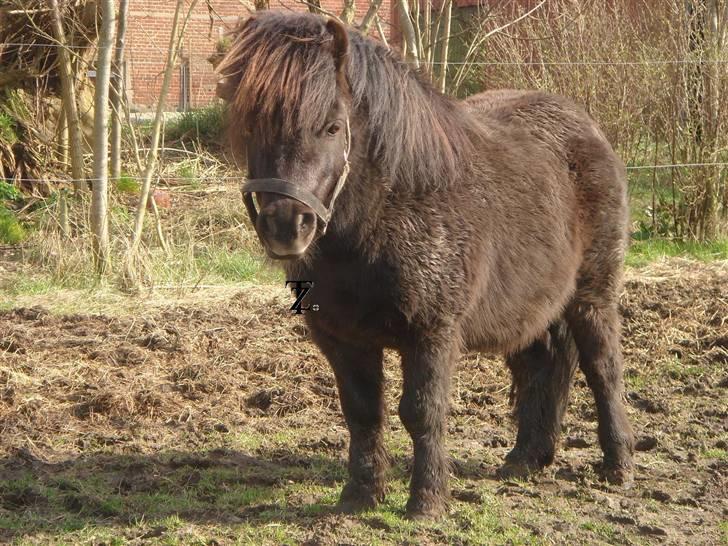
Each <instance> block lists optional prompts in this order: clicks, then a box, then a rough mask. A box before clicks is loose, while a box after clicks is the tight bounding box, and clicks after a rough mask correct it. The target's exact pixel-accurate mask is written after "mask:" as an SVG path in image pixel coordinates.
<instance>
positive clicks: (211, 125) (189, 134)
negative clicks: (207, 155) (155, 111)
mask: <svg viewBox="0 0 728 546" xmlns="http://www.w3.org/2000/svg"><path fill="white" fill-rule="evenodd" d="M222 128H223V106H222V104H212V105H210V106H207V107H205V108H201V109H199V110H190V111H189V112H184V113H183V114H182V115H181V116H180V117H179V118H177V119H175V120H173V121H169V122H168V123H167V126H166V128H165V139H166V140H167V142H184V143H193V142H199V143H201V144H203V145H206V146H209V145H215V144H217V143H218V142H219V140H220V134H221V132H222Z"/></svg>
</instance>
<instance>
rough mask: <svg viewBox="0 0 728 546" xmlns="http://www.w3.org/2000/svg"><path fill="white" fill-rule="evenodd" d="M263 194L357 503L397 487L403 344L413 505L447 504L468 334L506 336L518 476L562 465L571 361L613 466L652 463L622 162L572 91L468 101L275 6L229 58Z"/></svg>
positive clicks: (263, 236) (626, 478)
mask: <svg viewBox="0 0 728 546" xmlns="http://www.w3.org/2000/svg"><path fill="white" fill-rule="evenodd" d="M217 70H218V73H219V74H220V77H221V79H220V83H219V84H218V94H219V95H220V96H221V97H223V98H225V99H226V100H227V102H228V119H229V122H230V123H229V124H230V129H231V144H232V147H233V148H234V150H236V151H237V152H239V155H241V156H242V157H243V158H244V159H245V165H246V166H247V171H248V176H249V180H248V181H247V182H246V183H245V184H244V185H243V188H242V189H243V195H244V200H245V204H246V207H247V210H248V212H249V215H250V218H251V221H252V222H253V225H254V228H255V230H256V232H257V235H258V237H259V239H260V241H261V243H262V245H263V247H264V248H265V250H266V252H267V253H268V255H269V256H270V257H272V258H274V259H276V260H280V263H281V264H282V266H283V268H284V269H285V272H286V274H287V278H288V279H300V280H306V281H311V282H312V283H313V288H312V289H311V291H310V293H309V295H308V296H307V297H308V298H309V300H310V301H311V302H314V303H315V304H316V306H317V309H318V310H317V311H309V312H307V313H306V314H305V317H304V319H305V322H306V324H307V326H308V330H309V332H310V336H311V338H312V339H313V341H314V342H315V343H316V345H317V346H318V347H319V348H320V350H321V351H322V353H323V354H324V355H325V356H326V358H327V360H328V361H329V362H330V364H331V367H332V369H333V373H334V375H335V378H336V383H337V387H338V393H339V399H340V404H341V409H342V411H343V415H344V418H345V421H346V424H347V427H348V430H349V433H350V441H349V461H348V473H349V478H348V481H347V483H346V485H345V486H344V488H343V490H342V492H341V496H340V499H339V503H338V507H339V508H340V509H341V510H343V511H346V512H352V511H356V510H361V509H368V508H372V507H374V506H376V505H377V503H379V502H381V501H382V499H383V498H384V495H385V473H386V468H387V462H388V457H387V454H386V451H385V448H384V445H383V435H384V425H385V415H386V413H387V412H386V409H385V404H384V374H383V368H382V366H383V365H382V360H383V351H384V349H385V348H391V349H394V350H396V351H397V352H398V353H399V355H400V356H401V368H402V375H403V388H402V396H401V399H400V402H399V408H398V409H399V417H400V418H401V420H402V423H403V424H404V427H405V428H406V430H407V431H408V433H409V435H410V436H411V438H412V444H413V450H414V461H413V465H412V475H411V481H410V493H409V499H408V501H407V506H406V514H407V515H408V516H409V517H411V518H433V517H437V516H439V515H441V514H443V513H444V512H445V510H446V509H447V505H448V499H449V490H448V476H449V467H448V458H447V454H446V451H445V449H444V447H443V439H444V435H445V432H446V417H447V413H448V408H449V385H450V379H451V375H452V374H453V369H454V366H455V364H456V362H457V359H458V356H459V355H460V354H462V352H463V351H487V352H499V353H502V354H504V355H505V360H506V363H507V367H508V368H509V369H510V372H511V374H512V389H511V397H512V401H513V404H514V417H515V420H516V421H517V425H518V433H517V437H516V440H515V446H514V447H513V449H512V450H511V451H510V452H509V453H508V455H507V456H506V458H505V461H504V464H503V466H502V467H501V469H500V470H499V475H500V476H504V477H508V476H527V475H529V474H530V473H533V472H537V471H539V470H540V469H542V468H544V467H545V466H547V465H549V464H551V463H552V462H553V460H554V456H555V452H556V447H557V443H558V437H559V433H560V426H561V421H562V417H563V415H564V412H565V410H566V405H567V400H568V394H569V389H570V385H571V382H572V377H573V375H574V373H575V370H576V368H577V367H579V368H580V369H581V370H582V371H583V373H584V375H585V376H586V381H587V383H588V385H589V387H590V388H591V391H592V392H593V395H594V399H595V401H596V409H597V416H598V435H599V441H600V445H601V448H602V451H603V462H602V465H601V471H602V473H603V475H604V477H605V478H606V479H607V480H609V481H610V482H614V483H619V484H629V483H630V481H631V480H632V479H633V462H632V455H633V433H632V429H631V427H630V424H629V421H628V419H627V415H626V412H625V407H624V402H623V389H624V386H623V377H622V355H621V346H620V320H619V314H618V295H619V293H620V290H621V281H622V270H623V262H624V255H625V249H626V244H627V228H628V207H627V197H626V174H625V168H624V165H623V163H622V162H621V160H620V159H619V157H618V156H617V155H616V154H615V152H614V150H613V149H612V147H611V146H610V144H609V142H608V141H607V139H606V138H605V136H604V134H603V133H602V131H601V130H600V129H599V127H598V125H597V123H596V122H595V121H594V120H593V119H591V118H590V117H589V116H588V115H587V114H586V113H585V111H584V110H582V109H581V108H580V107H578V106H577V105H575V104H574V103H572V102H571V101H569V100H567V99H566V98H563V97H559V96H554V95H550V94H546V93H542V92H538V91H518V90H499V91H490V92H485V93H482V94H478V95H475V96H472V97H470V98H468V99H466V100H464V101H460V100H455V99H453V98H450V97H448V96H445V95H443V94H441V93H439V92H438V91H436V90H435V89H434V88H433V86H432V85H431V84H430V82H429V81H428V80H427V78H426V77H425V76H424V75H423V74H421V73H420V72H418V71H417V70H414V69H412V68H411V67H410V66H408V65H407V64H406V63H404V62H403V61H402V59H401V57H400V56H399V55H398V54H397V53H395V52H394V51H392V50H390V49H388V48H386V47H384V46H383V45H382V44H380V43H378V42H377V41H375V40H372V39H369V38H367V37H365V36H363V35H361V34H360V33H358V32H357V31H355V30H353V29H347V28H345V27H344V26H343V25H342V24H340V23H339V22H337V21H336V20H333V19H328V20H327V19H325V18H323V17H321V16H318V15H313V14H290V13H280V12H261V13H257V14H255V15H254V16H252V17H250V18H249V19H247V20H245V21H244V22H242V23H241V24H240V25H239V26H238V28H237V29H236V30H234V31H233V33H232V43H231V47H230V49H229V51H228V52H227V54H226V55H225V57H224V58H223V59H222V61H221V62H220V64H219V65H218V67H217Z"/></svg>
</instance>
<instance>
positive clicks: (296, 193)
mask: <svg viewBox="0 0 728 546" xmlns="http://www.w3.org/2000/svg"><path fill="white" fill-rule="evenodd" d="M345 138H346V147H345V148H344V170H343V171H342V172H341V175H340V176H339V180H338V181H337V182H336V186H335V187H334V193H333V194H332V195H331V200H330V201H329V206H328V207H327V206H326V205H324V204H323V202H322V201H321V200H320V199H319V198H318V197H316V196H315V195H314V194H313V193H312V192H310V191H309V190H307V189H305V188H302V187H301V186H299V185H297V184H294V183H292V182H289V181H288V180H282V179H280V178H250V179H248V180H247V181H246V182H244V183H243V185H242V186H241V188H240V191H241V192H242V194H243V202H244V203H245V208H246V209H247V210H248V216H249V217H250V221H251V222H252V223H253V227H255V225H256V221H257V220H258V210H257V209H256V208H255V201H254V200H253V194H254V193H256V192H265V193H276V194H278V195H285V196H286V197H290V198H291V199H295V200H296V201H298V202H299V203H303V204H304V205H306V206H307V207H308V208H310V209H311V210H312V211H314V212H315V213H316V217H317V218H318V220H319V229H320V231H321V235H323V234H324V233H326V228H327V227H328V224H329V220H331V216H332V214H333V212H334V202H335V201H336V198H337V197H338V196H339V193H341V190H342V189H343V188H344V183H345V182H346V178H347V176H349V168H350V167H349V152H350V151H351V129H350V127H349V118H348V117H347V118H346V135H345Z"/></svg>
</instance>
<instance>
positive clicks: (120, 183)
mask: <svg viewBox="0 0 728 546" xmlns="http://www.w3.org/2000/svg"><path fill="white" fill-rule="evenodd" d="M139 189H140V186H139V182H138V181H137V180H136V179H135V178H132V177H131V176H128V175H122V176H121V177H120V178H119V180H117V181H116V191H118V192H119V193H130V194H137V193H139Z"/></svg>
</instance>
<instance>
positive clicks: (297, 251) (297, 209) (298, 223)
mask: <svg viewBox="0 0 728 546" xmlns="http://www.w3.org/2000/svg"><path fill="white" fill-rule="evenodd" d="M268 195H270V194H268ZM266 197H267V196H265V197H263V196H261V197H260V198H259V202H261V204H262V208H261V210H260V211H259V212H258V218H257V219H256V221H255V230H256V231H257V232H258V237H260V240H261V242H262V243H263V246H264V247H265V249H266V252H267V253H268V255H269V256H270V257H271V258H274V259H276V260H284V259H293V258H298V257H300V256H301V255H302V254H303V253H305V252H306V249H308V247H309V245H310V244H311V243H312V242H313V240H314V238H315V237H316V229H317V221H318V219H317V217H316V213H315V212H314V211H313V210H312V209H311V208H309V207H307V206H306V205H304V204H303V203H300V202H299V201H296V200H295V199H290V198H287V197H282V196H272V197H270V200H269V199H266Z"/></svg>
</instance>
